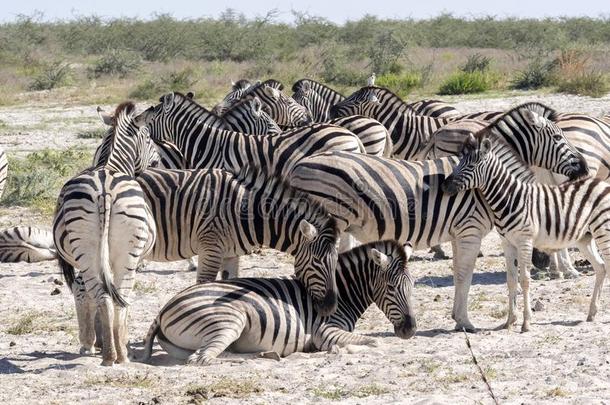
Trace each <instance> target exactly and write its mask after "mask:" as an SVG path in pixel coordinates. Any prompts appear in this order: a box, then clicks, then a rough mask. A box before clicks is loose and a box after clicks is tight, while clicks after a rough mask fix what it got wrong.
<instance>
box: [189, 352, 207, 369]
mask: <svg viewBox="0 0 610 405" xmlns="http://www.w3.org/2000/svg"><path fill="white" fill-rule="evenodd" d="M213 361H214V359H213V358H212V357H209V356H206V355H202V354H197V353H193V354H191V355H190V356H189V358H188V359H187V360H186V363H187V364H188V365H191V366H209V365H210V364H212V363H213Z"/></svg>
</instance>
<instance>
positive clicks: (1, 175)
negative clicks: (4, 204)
mask: <svg viewBox="0 0 610 405" xmlns="http://www.w3.org/2000/svg"><path fill="white" fill-rule="evenodd" d="M7 177H8V159H7V158H6V153H5V152H4V150H3V149H2V148H0V197H2V194H3V193H4V186H6V178H7Z"/></svg>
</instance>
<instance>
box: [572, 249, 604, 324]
mask: <svg viewBox="0 0 610 405" xmlns="http://www.w3.org/2000/svg"><path fill="white" fill-rule="evenodd" d="M609 242H610V241H609ZM599 245H600V250H601V251H602V252H603V254H604V259H602V257H601V256H600V255H599V253H598V252H597V249H596V248H595V245H594V242H593V239H590V240H589V239H588V238H587V239H585V240H583V241H581V242H580V243H579V244H578V249H579V250H580V253H582V254H583V256H585V257H586V258H587V260H589V262H591V265H592V266H593V269H594V270H595V286H594V287H593V294H591V303H590V304H589V314H588V315H587V322H592V321H593V320H595V315H596V314H597V307H598V305H599V298H600V294H601V292H602V288H603V286H604V279H605V278H606V269H607V266H606V263H607V260H608V259H610V258H607V257H606V256H607V255H608V253H610V244H609V243H608V242H604V241H603V240H599ZM606 252H607V253H606Z"/></svg>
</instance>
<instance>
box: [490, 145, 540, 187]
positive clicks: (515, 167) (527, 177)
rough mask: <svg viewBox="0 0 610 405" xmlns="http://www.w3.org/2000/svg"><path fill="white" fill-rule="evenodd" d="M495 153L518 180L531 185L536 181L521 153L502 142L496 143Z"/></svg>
mask: <svg viewBox="0 0 610 405" xmlns="http://www.w3.org/2000/svg"><path fill="white" fill-rule="evenodd" d="M493 145H494V146H493V152H494V154H495V155H496V157H497V158H498V160H499V161H500V162H501V163H502V165H503V166H504V167H505V168H506V169H507V170H508V171H509V172H510V173H511V174H512V175H513V176H514V177H515V178H517V179H519V180H521V181H523V182H526V183H531V182H533V181H535V180H536V176H535V174H534V172H532V170H531V169H530V167H529V165H528V164H527V163H526V162H524V161H523V158H522V157H521V155H519V153H518V152H517V151H516V150H515V149H514V148H513V147H511V146H510V144H508V143H506V142H503V141H502V140H500V141H498V142H494V144H493Z"/></svg>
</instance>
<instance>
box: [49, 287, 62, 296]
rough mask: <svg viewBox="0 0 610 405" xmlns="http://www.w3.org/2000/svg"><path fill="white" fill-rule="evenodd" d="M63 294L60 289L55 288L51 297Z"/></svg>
mask: <svg viewBox="0 0 610 405" xmlns="http://www.w3.org/2000/svg"><path fill="white" fill-rule="evenodd" d="M58 294H61V290H60V289H59V288H55V289H54V290H53V291H51V295H58Z"/></svg>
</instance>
